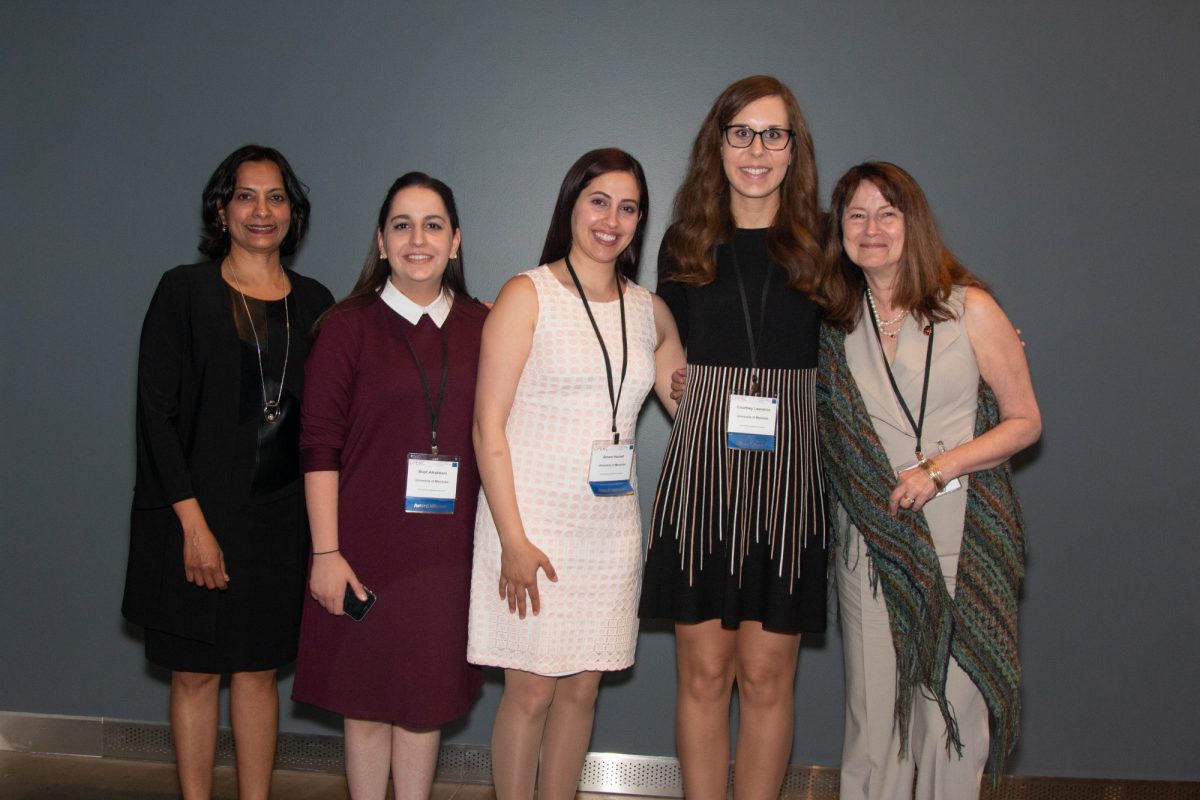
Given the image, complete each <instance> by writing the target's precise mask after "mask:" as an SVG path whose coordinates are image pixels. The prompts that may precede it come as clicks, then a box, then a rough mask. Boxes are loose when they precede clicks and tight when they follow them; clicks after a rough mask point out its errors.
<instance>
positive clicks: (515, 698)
mask: <svg viewBox="0 0 1200 800" xmlns="http://www.w3.org/2000/svg"><path fill="white" fill-rule="evenodd" d="M554 690H555V680H554V679H553V678H545V679H544V680H535V681H530V680H521V681H509V682H507V683H506V684H505V686H504V697H503V698H502V699H501V702H502V703H503V704H504V705H505V706H507V707H508V708H509V709H511V710H513V711H515V712H517V713H518V714H520V715H521V716H523V717H528V718H530V719H535V718H538V717H542V716H545V714H546V711H547V709H549V708H550V703H552V702H553V701H554Z"/></svg>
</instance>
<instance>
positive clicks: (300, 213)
mask: <svg viewBox="0 0 1200 800" xmlns="http://www.w3.org/2000/svg"><path fill="white" fill-rule="evenodd" d="M251 161H270V162H271V163H272V164H274V165H275V166H277V167H279V174H280V175H282V176H283V190H284V191H285V192H287V196H288V204H289V205H290V206H291V209H292V211H291V220H290V222H289V223H288V232H287V235H286V236H284V237H283V242H281V243H280V245H279V252H280V254H281V255H285V256H290V255H291V254H292V253H294V252H296V248H297V247H298V246H299V245H300V240H301V239H303V238H304V233H305V232H306V231H307V230H308V214H309V211H310V210H311V206H310V205H309V203H308V187H307V186H305V185H304V182H303V181H301V180H300V179H299V178H297V177H296V173H295V172H293V171H292V165H291V164H289V163H288V160H287V159H286V158H284V157H283V153H281V152H279V151H278V150H276V149H275V148H273V147H263V146H262V145H259V144H248V145H244V146H242V147H239V148H238V149H237V150H234V151H233V152H232V153H230V154H229V155H228V156H226V157H225V160H224V161H222V162H221V164H220V166H218V167H217V170H216V172H214V173H213V174H212V177H211V178H209V179H208V185H207V186H205V187H204V196H203V197H204V199H203V203H202V205H201V218H202V219H203V221H204V230H203V231H202V232H201V234H200V244H199V245H198V247H199V249H200V252H202V253H204V254H205V255H206V256H208V257H209V258H213V259H217V258H222V257H223V256H225V254H226V253H228V252H229V231H227V230H225V229H224V227H223V226H222V225H221V217H220V215H219V214H218V213H217V212H218V211H220V209H222V208H224V207H225V206H228V205H229V201H230V199H232V198H233V189H234V185H235V184H236V183H237V172H238V167H240V166H241V165H242V164H245V163H247V162H251Z"/></svg>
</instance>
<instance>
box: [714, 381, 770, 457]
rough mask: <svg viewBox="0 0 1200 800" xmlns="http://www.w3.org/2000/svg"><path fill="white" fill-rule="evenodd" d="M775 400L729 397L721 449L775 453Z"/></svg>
mask: <svg viewBox="0 0 1200 800" xmlns="http://www.w3.org/2000/svg"><path fill="white" fill-rule="evenodd" d="M778 417H779V398H778V397H763V396H760V395H751V394H731V395H729V418H728V419H727V420H726V425H725V446H726V447H728V448H729V449H731V450H769V451H774V450H775V425H776V420H777V419H778Z"/></svg>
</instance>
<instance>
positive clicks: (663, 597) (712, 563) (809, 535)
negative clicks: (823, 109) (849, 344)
mask: <svg viewBox="0 0 1200 800" xmlns="http://www.w3.org/2000/svg"><path fill="white" fill-rule="evenodd" d="M820 226H821V216H820V211H819V208H818V205H817V175H816V165H815V161H814V158H813V148H812V140H811V138H810V136H809V133H808V127H807V124H806V123H805V120H804V117H803V115H802V114H801V112H800V108H799V106H798V105H797V103H796V99H795V98H794V97H793V96H792V93H791V92H790V91H789V90H788V88H787V87H786V86H784V85H783V84H782V83H780V82H779V81H778V80H776V79H775V78H772V77H767V76H754V77H750V78H744V79H742V80H740V81H738V82H736V83H734V84H733V85H731V86H730V87H728V88H727V89H726V90H725V91H724V92H722V93H721V95H720V96H719V97H718V98H717V99H716V102H714V104H713V106H712V108H711V109H710V110H709V112H708V116H707V117H706V118H705V120H704V123H703V125H702V126H701V129H700V132H699V133H698V134H697V135H696V140H695V143H694V144H693V146H692V154H691V158H690V160H689V163H688V170H687V175H686V177H685V178H684V182H683V185H682V186H681V187H680V190H679V194H678V196H677V197H676V201H675V220H674V224H672V225H671V227H670V228H669V229H668V231H667V233H666V236H665V237H664V239H663V243H662V247H661V248H660V249H659V284H658V294H659V295H660V296H661V297H662V298H663V299H664V300H665V301H666V303H667V305H668V306H669V307H670V309H671V312H672V314H673V316H674V317H675V322H676V324H677V325H678V327H679V332H680V336H681V338H682V340H683V343H684V346H685V347H686V349H687V361H688V374H687V388H686V391H685V392H684V393H683V395H682V399H681V401H680V404H679V410H678V415H677V416H676V419H675V425H674V428H673V431H672V435H671V440H670V443H669V444H668V447H667V453H666V456H665V458H664V463H663V471H662V477H661V478H660V480H659V485H658V493H657V495H656V497H655V501H654V508H653V511H652V513H651V532H650V541H649V549H648V553H647V560H646V571H645V581H644V586H643V589H642V598H641V605H640V614H641V616H642V617H643V618H654V619H669V620H672V621H674V623H675V641H676V656H677V657H676V663H677V668H678V680H679V684H678V696H677V702H678V706H677V711H676V738H677V747H678V752H679V760H680V763H681V766H682V769H683V783H684V794H685V795H686V796H687V797H688V798H691V799H692V800H703V798H724V797H725V792H726V786H727V781H728V768H727V767H728V764H729V753H730V742H729V707H730V696H731V693H732V689H733V686H734V684H735V683H736V685H737V687H738V702H739V709H740V714H739V718H740V726H739V729H740V733H739V735H738V742H737V746H736V754H735V761H736V770H735V781H734V796H735V797H736V798H739V799H743V798H768V797H769V798H774V797H777V796H778V794H779V789H780V786H781V784H782V780H783V774H784V770H785V769H786V767H787V763H788V757H789V755H790V753H791V742H792V726H793V716H794V702H793V691H792V685H793V681H794V675H795V670H796V659H797V653H798V649H799V644H800V634H801V633H802V632H820V631H823V630H824V629H825V587H826V583H825V509H824V506H823V501H822V493H821V471H820V463H819V460H818V448H817V430H816V416H815V413H814V386H815V378H816V366H817V336H818V330H819V327H820V323H821V312H820V309H819V308H818V306H817V304H816V303H815V302H814V301H813V299H812V298H811V296H810V293H811V292H812V290H813V285H814V280H815V276H816V271H817V265H818V264H819V262H820V259H821V248H820V245H819V243H818V236H817V231H818V230H819V228H820Z"/></svg>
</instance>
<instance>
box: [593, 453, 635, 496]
mask: <svg viewBox="0 0 1200 800" xmlns="http://www.w3.org/2000/svg"><path fill="white" fill-rule="evenodd" d="M633 456H634V443H633V442H631V441H624V442H620V443H619V444H613V443H612V440H610V439H604V440H602V441H599V442H593V443H592V463H591V467H590V468H589V469H588V485H590V486H591V487H592V494H594V495H596V496H597V497H621V496H623V495H629V494H633Z"/></svg>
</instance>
